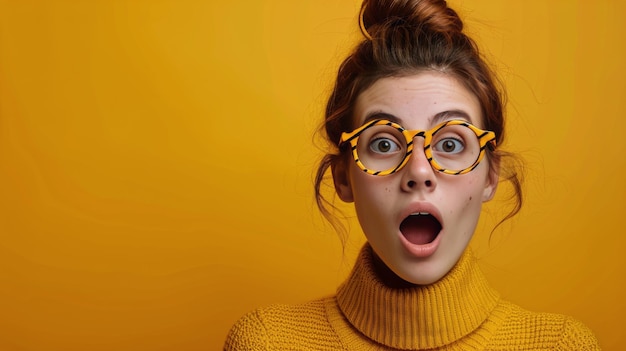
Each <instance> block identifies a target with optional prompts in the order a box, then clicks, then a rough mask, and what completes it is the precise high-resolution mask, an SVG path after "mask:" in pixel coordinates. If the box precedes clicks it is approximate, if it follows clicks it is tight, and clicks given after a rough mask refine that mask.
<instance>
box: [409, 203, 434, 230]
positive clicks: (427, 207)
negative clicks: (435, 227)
mask: <svg viewBox="0 0 626 351" xmlns="http://www.w3.org/2000/svg"><path fill="white" fill-rule="evenodd" d="M417 214H421V215H424V214H430V215H431V216H433V217H434V218H435V219H436V220H437V221H439V224H440V225H441V228H442V229H443V220H442V217H441V212H439V210H438V209H437V207H435V205H433V204H432V203H430V202H425V201H420V202H413V203H411V204H410V205H409V206H407V207H406V208H405V209H404V211H402V213H401V214H400V216H401V217H400V218H399V223H402V221H404V220H405V219H406V218H407V217H409V216H411V215H417Z"/></svg>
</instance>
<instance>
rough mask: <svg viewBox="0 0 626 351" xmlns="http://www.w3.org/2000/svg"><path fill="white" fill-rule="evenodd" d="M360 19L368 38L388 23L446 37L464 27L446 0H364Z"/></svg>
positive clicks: (387, 25)
mask: <svg viewBox="0 0 626 351" xmlns="http://www.w3.org/2000/svg"><path fill="white" fill-rule="evenodd" d="M360 21H361V23H360V25H361V30H362V31H363V32H364V34H366V36H368V37H373V36H376V33H377V31H378V30H379V29H380V28H384V27H389V26H392V27H393V26H409V27H413V28H419V29H420V30H424V31H430V32H436V33H440V34H443V35H445V36H448V37H449V36H454V35H455V34H460V33H461V31H462V30H463V22H462V21H461V19H460V18H459V16H458V15H457V13H456V12H455V11H454V10H453V9H451V8H449V7H448V4H447V3H446V1H445V0H364V1H363V4H362V5H361V18H360Z"/></svg>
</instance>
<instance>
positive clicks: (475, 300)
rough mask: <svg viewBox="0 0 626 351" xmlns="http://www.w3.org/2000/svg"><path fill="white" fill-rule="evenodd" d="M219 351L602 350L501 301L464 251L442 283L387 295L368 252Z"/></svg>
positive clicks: (252, 321) (576, 330)
mask: <svg viewBox="0 0 626 351" xmlns="http://www.w3.org/2000/svg"><path fill="white" fill-rule="evenodd" d="M224 349H225V350H329V351H330V350H333V351H336V350H393V349H400V350H576V351H581V350H600V347H599V345H598V343H597V341H596V339H595V337H594V335H593V334H592V332H591V331H590V330H589V329H588V328H587V327H586V326H584V325H583V324H582V323H580V322H578V321H576V320H575V319H572V318H570V317H566V316H562V315H557V314H548V313H534V312H529V311H526V310H523V309H521V308H520V307H518V306H516V305H514V304H512V303H510V302H507V301H504V300H502V299H500V297H499V295H498V294H497V293H496V292H495V291H494V290H492V289H491V288H490V287H489V285H488V283H487V281H486V280H485V277H484V276H483V274H482V272H481V271H480V269H479V267H478V265H477V263H476V261H475V259H474V258H473V256H472V255H471V253H469V250H468V251H467V252H466V253H465V254H464V255H463V256H462V257H461V259H460V260H459V262H458V263H457V265H456V266H455V267H454V268H453V269H452V270H451V271H450V272H449V273H448V274H447V275H446V276H445V277H444V278H443V279H441V280H440V281H438V282H436V283H435V284H432V285H428V286H415V287H410V288H390V287H388V286H387V285H385V284H384V283H382V282H381V281H380V280H379V279H378V277H377V275H376V273H375V269H374V266H373V261H372V252H371V248H370V247H369V246H368V245H366V246H365V247H364V248H363V250H362V251H361V253H360V255H359V257H358V260H357V262H356V265H355V267H354V269H353V271H352V273H351V275H350V277H349V278H348V279H347V281H346V282H345V283H344V284H343V285H341V286H340V287H339V289H338V290H337V294H336V295H335V296H332V297H328V298H324V299H320V300H315V301H312V302H309V303H305V304H301V305H294V306H285V305H276V306H271V307H267V308H262V309H258V310H256V311H253V312H251V313H249V314H247V315H245V316H244V317H243V318H241V319H240V320H239V321H238V322H237V323H236V324H235V325H234V326H233V328H232V329H231V331H230V333H229V335H228V337H227V339H226V344H225V346H224Z"/></svg>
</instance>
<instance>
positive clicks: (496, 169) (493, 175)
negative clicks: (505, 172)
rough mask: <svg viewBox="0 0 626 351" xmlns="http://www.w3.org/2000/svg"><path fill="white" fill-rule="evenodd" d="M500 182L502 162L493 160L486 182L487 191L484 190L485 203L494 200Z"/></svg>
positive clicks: (490, 163)
mask: <svg viewBox="0 0 626 351" xmlns="http://www.w3.org/2000/svg"><path fill="white" fill-rule="evenodd" d="M499 180H500V160H499V159H498V160H497V161H495V160H492V161H491V162H489V174H488V175H487V179H486V181H485V189H483V202H487V201H489V200H491V199H493V197H494V195H495V194H496V189H497V188H498V182H499Z"/></svg>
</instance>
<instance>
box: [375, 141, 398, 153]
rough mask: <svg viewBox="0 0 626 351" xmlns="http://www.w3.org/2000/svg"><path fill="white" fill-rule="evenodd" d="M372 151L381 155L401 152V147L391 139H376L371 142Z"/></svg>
mask: <svg viewBox="0 0 626 351" xmlns="http://www.w3.org/2000/svg"><path fill="white" fill-rule="evenodd" d="M370 150H372V151H374V152H376V153H379V154H388V153H392V152H396V151H400V146H399V145H398V144H397V143H396V142H395V141H394V140H392V139H389V138H376V139H374V140H372V141H371V142H370Z"/></svg>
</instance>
